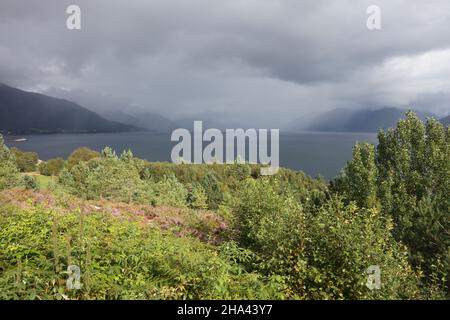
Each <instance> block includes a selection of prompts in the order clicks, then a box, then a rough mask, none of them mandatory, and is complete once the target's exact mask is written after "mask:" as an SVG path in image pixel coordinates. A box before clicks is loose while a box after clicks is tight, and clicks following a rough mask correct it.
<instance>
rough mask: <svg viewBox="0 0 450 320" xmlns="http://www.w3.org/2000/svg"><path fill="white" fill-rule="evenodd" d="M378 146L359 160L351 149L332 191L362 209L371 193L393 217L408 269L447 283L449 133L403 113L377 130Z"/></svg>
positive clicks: (383, 209)
mask: <svg viewBox="0 0 450 320" xmlns="http://www.w3.org/2000/svg"><path fill="white" fill-rule="evenodd" d="M378 141H379V143H378V145H377V149H376V153H375V157H372V156H369V157H363V154H362V153H361V152H360V151H358V150H360V149H361V147H356V150H357V151H358V152H356V153H354V156H353V159H352V160H351V161H350V162H349V164H348V165H347V167H346V168H345V170H344V176H343V177H340V178H338V179H337V180H336V181H335V182H334V184H333V187H334V189H335V190H337V191H338V192H340V193H342V194H344V196H346V197H347V198H348V199H349V200H351V201H355V202H356V203H358V204H359V205H362V206H365V207H370V205H371V204H372V205H373V206H374V201H373V200H372V199H373V198H374V195H375V194H376V195H377V198H378V203H379V204H380V206H381V210H382V212H383V213H384V214H386V215H387V216H389V217H392V218H393V221H394V228H393V234H394V236H395V238H396V239H397V240H399V241H402V242H403V243H405V244H406V245H407V246H408V248H409V257H410V261H411V262H412V263H413V265H414V266H417V267H419V268H421V269H423V270H424V271H425V272H426V275H427V276H428V279H430V281H431V278H436V274H438V276H437V277H438V278H440V279H442V281H443V282H445V281H448V279H449V265H448V261H449V251H450V197H449V195H450V161H449V159H450V128H449V127H444V126H443V125H442V124H441V123H439V122H438V121H436V120H434V119H428V120H427V122H426V123H425V124H424V123H423V122H422V121H421V120H420V119H419V118H418V117H417V116H416V115H415V114H414V113H412V112H408V113H407V114H406V118H405V119H402V120H400V121H399V122H398V124H397V127H396V128H393V129H389V130H388V131H387V132H384V131H380V132H379V134H378ZM366 148H368V147H366ZM374 166H376V169H375V168H374ZM355 168H356V169H355ZM352 172H353V173H354V172H356V173H361V172H362V173H363V174H352ZM369 173H370V174H369ZM375 181H376V182H375ZM374 186H376V188H374ZM368 195H369V196H368ZM368 199H370V201H369V200H368ZM444 286H445V285H444ZM448 288H449V285H448V283H447V290H449V289H448Z"/></svg>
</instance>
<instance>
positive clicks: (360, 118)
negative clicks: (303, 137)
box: [308, 108, 436, 132]
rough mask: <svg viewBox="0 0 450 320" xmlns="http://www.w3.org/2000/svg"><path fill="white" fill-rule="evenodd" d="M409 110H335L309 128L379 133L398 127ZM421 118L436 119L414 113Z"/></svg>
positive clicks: (425, 113) (427, 114)
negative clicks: (400, 120)
mask: <svg viewBox="0 0 450 320" xmlns="http://www.w3.org/2000/svg"><path fill="white" fill-rule="evenodd" d="M407 111H408V109H400V108H381V109H372V110H370V109H368V110H350V109H335V110H332V111H329V112H326V113H325V114H322V115H321V116H320V117H319V118H317V119H316V120H314V121H313V123H312V124H311V125H310V126H309V127H308V130H311V131H331V132H377V131H378V130H379V129H388V128H393V127H395V126H396V124H397V122H398V120H399V119H401V118H404V116H405V113H406V112H407ZM414 112H415V113H416V114H417V115H418V116H419V118H421V119H422V120H426V118H427V117H434V118H436V116H435V115H433V114H432V113H427V112H421V111H414Z"/></svg>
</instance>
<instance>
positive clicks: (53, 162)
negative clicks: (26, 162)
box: [39, 158, 66, 176]
mask: <svg viewBox="0 0 450 320" xmlns="http://www.w3.org/2000/svg"><path fill="white" fill-rule="evenodd" d="M65 165H66V162H65V161H64V159H63V158H56V159H50V160H48V161H46V162H41V163H40V164H39V172H40V174H42V175H44V176H57V175H59V173H60V172H61V170H62V169H64V167H65Z"/></svg>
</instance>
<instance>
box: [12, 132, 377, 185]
mask: <svg viewBox="0 0 450 320" xmlns="http://www.w3.org/2000/svg"><path fill="white" fill-rule="evenodd" d="M19 138H26V139H27V140H26V141H22V142H15V141H14V140H16V139H19ZM5 140H6V144H7V145H8V146H9V147H17V148H19V149H21V150H24V151H34V152H37V153H38V154H39V158H40V159H42V160H48V159H50V158H56V157H63V158H67V156H68V155H69V154H70V153H71V152H72V151H73V150H75V149H76V148H78V147H88V148H91V149H94V150H97V151H100V150H102V149H103V148H104V147H105V146H109V147H111V148H113V149H114V150H116V152H117V153H118V154H120V153H121V152H122V151H123V150H128V149H130V150H132V151H133V153H134V155H135V156H137V157H139V158H142V159H146V160H149V161H171V159H170V154H171V151H172V148H173V147H174V146H175V145H176V144H177V142H172V141H170V133H152V132H132V133H96V134H45V135H25V136H20V137H18V136H14V137H13V136H8V137H6V139H5ZM376 141H377V136H376V134H375V133H330V132H305V133H299V134H283V133H282V132H281V134H280V165H281V166H282V167H286V168H290V169H296V170H303V171H304V172H305V173H307V174H309V175H311V176H316V175H322V176H323V177H325V178H326V179H331V178H333V177H335V176H336V175H337V174H338V173H339V171H340V170H341V169H342V168H343V167H344V166H345V164H346V162H347V161H348V160H349V159H350V158H351V156H352V148H353V145H354V144H355V143H356V142H369V143H376Z"/></svg>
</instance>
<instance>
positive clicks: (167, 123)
mask: <svg viewBox="0 0 450 320" xmlns="http://www.w3.org/2000/svg"><path fill="white" fill-rule="evenodd" d="M99 113H100V114H101V115H102V116H103V117H105V118H106V119H108V120H113V121H118V122H121V123H125V124H128V125H132V126H135V127H139V128H145V129H147V130H150V131H156V132H163V133H167V132H172V131H173V130H175V129H177V128H179V126H178V125H177V124H176V123H175V122H174V121H172V120H169V119H167V118H165V117H163V116H162V115H159V114H157V113H153V112H139V111H136V112H135V111H132V110H130V111H126V112H124V111H120V110H114V111H106V110H105V111H102V112H99Z"/></svg>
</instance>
